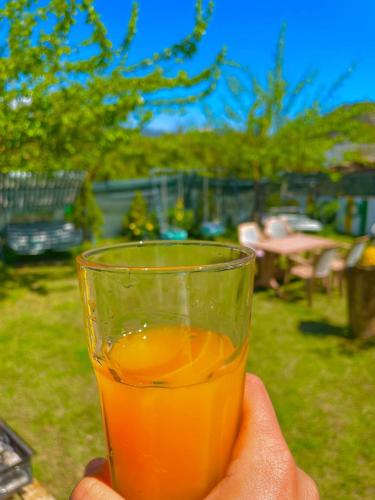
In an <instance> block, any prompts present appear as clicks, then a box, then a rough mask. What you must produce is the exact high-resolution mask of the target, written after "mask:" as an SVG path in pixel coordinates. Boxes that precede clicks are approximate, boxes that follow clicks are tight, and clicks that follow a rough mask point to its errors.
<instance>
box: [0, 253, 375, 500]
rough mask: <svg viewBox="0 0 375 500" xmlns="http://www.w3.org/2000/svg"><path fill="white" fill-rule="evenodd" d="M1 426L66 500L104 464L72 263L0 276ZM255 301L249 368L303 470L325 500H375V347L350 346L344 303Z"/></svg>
mask: <svg viewBox="0 0 375 500" xmlns="http://www.w3.org/2000/svg"><path fill="white" fill-rule="evenodd" d="M0 282H1V288H0V346H1V354H0V384H1V385H0V416H1V417H2V418H4V419H5V420H7V421H8V422H9V423H10V424H11V425H12V426H13V427H14V428H15V429H16V430H17V431H18V432H19V433H20V434H21V435H22V436H23V437H24V438H25V439H26V440H27V441H28V442H29V444H30V445H31V446H32V447H33V448H34V449H35V450H36V455H35V458H34V460H33V463H34V472H35V475H36V477H37V478H38V479H39V480H40V481H41V482H43V483H44V484H45V485H46V486H47V487H48V488H49V490H50V491H51V492H52V493H53V494H54V495H55V496H56V497H57V498H58V499H64V500H65V499H66V498H68V495H69V492H70V490H71V488H72V487H73V485H74V483H75V482H76V481H77V479H78V478H79V477H80V476H81V474H82V470H83V467H84V464H85V463H86V462H87V461H88V460H89V459H90V458H91V457H94V456H97V455H103V454H104V442H103V437H102V431H101V422H100V410H99V405H98V400H97V395H96V387H95V381H94V377H93V374H92V371H91V367H90V364H89V360H88V357H87V354H86V343H85V336H84V331H83V325H82V318H81V307H80V302H79V300H80V299H79V294H78V287H77V280H76V275H75V268H74V264H73V263H72V262H71V260H64V261H62V262H60V263H56V262H55V263H44V264H43V263H39V264H38V265H29V264H26V265H25V264H23V265H22V266H18V267H8V268H6V269H4V268H1V267H0ZM314 298H315V301H314V306H313V307H312V308H311V309H309V308H308V307H307V304H306V301H305V296H304V290H303V287H302V286H300V285H299V284H295V283H292V284H291V285H290V294H289V299H288V301H286V300H284V301H283V300H281V299H279V298H277V297H275V296H274V294H273V293H272V292H268V291H264V292H257V293H256V294H255V299H254V315H253V332H252V343H251V350H250V356H249V363H248V369H249V370H250V371H253V372H255V373H257V374H258V375H260V376H261V377H262V378H263V380H264V381H265V383H266V385H267V387H268V390H269V392H270V394H271V397H272V400H273V402H274V405H275V407H276V410H277V413H278V416H279V419H280V423H281V426H282V428H283V431H284V433H285V436H286V438H287V441H288V443H289V445H290V447H291V449H292V451H293V453H294V454H295V457H296V459H297V462H298V464H299V465H300V466H301V467H302V468H304V469H305V470H306V471H307V472H308V473H309V474H311V475H312V476H313V477H314V478H315V479H316V481H317V483H318V485H319V488H320V490H321V494H322V498H327V499H330V500H332V499H339V500H342V499H361V500H363V499H372V498H375V477H374V470H375V447H374V443H375V426H374V422H375V404H374V392H375V345H374V344H371V343H369V342H367V343H365V342H361V341H358V340H352V339H350V338H347V336H346V334H347V329H346V326H345V325H346V308H345V300H344V299H343V298H340V297H338V295H337V294H334V295H333V296H332V297H329V298H327V296H326V295H323V294H320V293H317V294H316V295H315V297H314Z"/></svg>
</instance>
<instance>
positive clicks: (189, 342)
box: [94, 326, 247, 500]
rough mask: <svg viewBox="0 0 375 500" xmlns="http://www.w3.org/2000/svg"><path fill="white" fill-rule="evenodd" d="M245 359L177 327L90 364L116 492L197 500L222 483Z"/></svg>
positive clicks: (151, 499)
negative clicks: (94, 377)
mask: <svg viewBox="0 0 375 500" xmlns="http://www.w3.org/2000/svg"><path fill="white" fill-rule="evenodd" d="M246 352H247V349H246V347H245V348H244V349H243V350H242V351H241V352H239V353H238V355H237V356H234V347H233V345H232V343H231V341H230V339H229V338H228V337H226V336H223V335H220V334H217V333H214V332H210V331H205V330H201V329H197V328H192V327H184V326H175V327H160V328H149V329H146V330H144V331H143V332H137V333H131V334H126V335H124V336H123V337H121V338H120V340H118V341H117V342H116V343H114V344H113V345H112V346H110V347H108V348H107V349H106V350H105V352H104V361H101V362H100V363H99V362H98V361H95V360H94V368H95V372H96V376H97V380H98V385H99V390H100V395H101V403H102V409H103V418H104V425H105V429H106V437H107V444H108V449H109V456H110V461H111V469H112V470H111V472H112V481H113V486H114V488H115V489H116V490H117V491H118V492H119V493H120V494H121V495H123V496H124V497H125V498H126V500H199V499H202V498H204V497H205V495H207V494H208V493H209V491H210V490H211V489H212V488H213V487H214V486H215V484H216V483H217V482H218V481H219V480H220V479H221V478H222V477H223V475H224V473H225V469H226V467H227V465H228V462H229V459H230V455H231V451H232V447H233V442H234V439H235V437H236V435H237V431H238V425H239V419H240V412H241V407H242V396H243V380H244V364H245V361H246ZM229 357H231V359H230V360H229V362H228V363H226V361H227V359H228V358H229ZM233 357H234V358H235V359H232V358H233Z"/></svg>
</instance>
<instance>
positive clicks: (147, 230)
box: [122, 191, 159, 241]
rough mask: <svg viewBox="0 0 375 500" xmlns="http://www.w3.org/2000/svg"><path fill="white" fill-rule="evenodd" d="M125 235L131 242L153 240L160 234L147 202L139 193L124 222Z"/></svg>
mask: <svg viewBox="0 0 375 500" xmlns="http://www.w3.org/2000/svg"><path fill="white" fill-rule="evenodd" d="M122 227H123V234H124V235H125V236H126V237H127V238H128V239H129V240H130V241H139V240H152V239H155V238H156V237H157V236H158V234H159V226H158V222H157V219H156V217H155V215H154V214H150V213H149V210H148V207H147V203H146V200H145V199H144V197H143V195H142V193H141V192H140V191H137V192H136V193H135V195H134V198H133V201H132V203H131V205H130V208H129V211H128V213H127V214H126V216H125V217H124V220H123V224H122Z"/></svg>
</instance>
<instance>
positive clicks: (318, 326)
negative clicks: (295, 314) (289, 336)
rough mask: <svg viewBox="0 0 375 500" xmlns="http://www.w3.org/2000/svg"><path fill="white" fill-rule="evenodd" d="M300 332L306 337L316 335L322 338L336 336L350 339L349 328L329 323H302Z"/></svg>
mask: <svg viewBox="0 0 375 500" xmlns="http://www.w3.org/2000/svg"><path fill="white" fill-rule="evenodd" d="M299 330H300V332H301V333H303V334H305V335H316V336H320V337H327V336H331V335H333V336H335V337H344V338H350V336H351V334H350V330H349V328H348V327H347V326H339V325H332V324H331V323H328V322H327V321H301V322H300V324H299Z"/></svg>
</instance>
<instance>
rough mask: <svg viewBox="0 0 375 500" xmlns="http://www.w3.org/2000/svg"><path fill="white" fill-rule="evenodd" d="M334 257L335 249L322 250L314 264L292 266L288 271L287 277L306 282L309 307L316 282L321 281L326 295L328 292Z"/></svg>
mask: <svg viewBox="0 0 375 500" xmlns="http://www.w3.org/2000/svg"><path fill="white" fill-rule="evenodd" d="M335 255H336V249H335V248H330V249H329V250H324V251H323V252H322V253H321V254H320V255H319V256H318V257H316V259H315V262H313V263H311V264H309V263H305V264H299V265H296V266H292V267H291V268H290V269H289V271H288V274H289V275H292V276H296V277H297V278H301V279H303V280H305V281H306V290H307V301H308V304H309V306H310V307H311V305H312V294H313V288H314V283H315V281H316V280H318V279H320V280H322V282H323V285H324V286H325V288H326V290H327V293H329V292H330V274H331V266H332V262H333V260H334V258H335Z"/></svg>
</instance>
